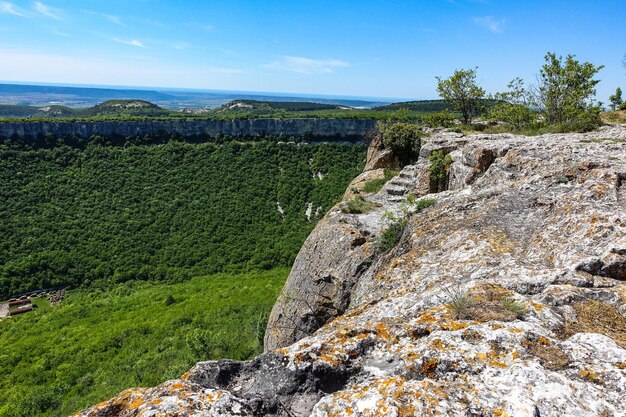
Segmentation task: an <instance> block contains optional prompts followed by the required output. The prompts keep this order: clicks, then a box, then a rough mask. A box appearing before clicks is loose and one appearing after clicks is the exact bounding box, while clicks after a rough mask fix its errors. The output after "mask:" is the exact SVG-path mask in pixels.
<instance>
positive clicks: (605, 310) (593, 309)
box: [560, 301, 626, 348]
mask: <svg viewBox="0 0 626 417" xmlns="http://www.w3.org/2000/svg"><path fill="white" fill-rule="evenodd" d="M572 307H573V308H574V311H576V318H577V321H576V322H567V323H565V326H563V328H562V329H561V331H560V335H561V336H562V337H563V338H567V337H570V336H572V335H574V334H576V333H600V334H603V335H605V336H608V337H610V338H611V339H613V340H614V341H615V343H617V344H618V345H619V346H621V347H623V348H626V317H624V316H622V315H621V314H620V312H619V311H618V310H617V308H616V307H615V306H613V305H611V304H607V303H603V302H600V301H583V302H579V303H575V304H573V305H572Z"/></svg>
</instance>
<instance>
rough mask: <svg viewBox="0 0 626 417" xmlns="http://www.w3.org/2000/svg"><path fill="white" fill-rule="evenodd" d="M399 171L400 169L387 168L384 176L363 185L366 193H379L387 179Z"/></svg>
mask: <svg viewBox="0 0 626 417" xmlns="http://www.w3.org/2000/svg"><path fill="white" fill-rule="evenodd" d="M399 173H400V171H395V170H391V169H387V168H385V169H384V172H383V175H384V176H383V178H378V179H375V180H370V181H367V182H366V183H365V185H364V186H363V191H365V192H366V193H377V192H379V191H380V190H381V189H382V188H383V186H384V185H385V184H386V183H387V181H389V180H390V179H392V178H393V177H395V176H396V175H398V174H399Z"/></svg>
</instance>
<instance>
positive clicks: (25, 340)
mask: <svg viewBox="0 0 626 417" xmlns="http://www.w3.org/2000/svg"><path fill="white" fill-rule="evenodd" d="M288 272H289V271H288V269H276V270H272V271H268V272H262V273H249V274H245V275H226V274H219V275H214V276H205V277H198V278H194V279H192V280H190V281H187V282H184V283H179V284H162V283H160V284H159V283H149V282H138V281H132V282H127V283H125V284H120V285H117V286H112V287H110V288H109V289H106V290H99V289H90V290H75V291H73V292H71V293H70V294H69V296H68V297H67V299H66V300H65V301H64V302H63V303H62V304H61V306H60V307H57V308H51V307H50V306H49V305H48V304H47V302H44V301H43V300H40V301H39V302H38V304H39V305H40V308H38V309H37V310H36V311H35V312H34V313H30V314H25V315H22V316H18V317H14V318H10V319H6V320H3V321H0V416H2V417H8V416H11V417H13V416H20V417H21V416H29V417H31V416H63V415H68V414H70V413H72V412H75V411H77V410H79V409H81V408H84V407H87V406H89V405H92V404H95V403H97V402H99V401H102V400H104V399H107V398H109V397H111V396H112V395H114V394H116V393H117V392H119V391H121V390H123V389H126V388H129V387H132V386H153V385H155V384H158V383H160V382H162V381H165V380H167V379H171V378H174V377H177V376H180V375H181V374H182V373H183V372H185V371H187V370H189V368H190V367H191V366H192V365H193V364H194V363H196V362H198V361H200V360H207V359H217V358H233V359H247V358H250V357H251V356H253V355H254V354H255V353H258V352H260V350H261V343H262V342H261V341H262V336H263V330H264V325H265V317H266V315H267V313H268V312H269V310H270V308H271V306H272V304H273V303H274V301H275V299H276V296H277V294H278V292H279V290H280V288H281V286H282V284H283V283H284V280H285V279H286V277H287V275H288ZM168 295H172V296H173V297H174V299H175V300H176V302H175V303H174V304H172V305H170V306H166V304H165V302H164V300H165V299H166V297H167V296H168Z"/></svg>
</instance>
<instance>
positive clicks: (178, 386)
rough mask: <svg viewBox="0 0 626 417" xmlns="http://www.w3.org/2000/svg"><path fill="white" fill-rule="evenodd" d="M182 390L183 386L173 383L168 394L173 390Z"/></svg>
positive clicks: (180, 383) (179, 383)
mask: <svg viewBox="0 0 626 417" xmlns="http://www.w3.org/2000/svg"><path fill="white" fill-rule="evenodd" d="M183 388H185V384H183V383H182V382H175V383H173V384H172V385H171V386H170V392H174V391H175V390H178V389H183Z"/></svg>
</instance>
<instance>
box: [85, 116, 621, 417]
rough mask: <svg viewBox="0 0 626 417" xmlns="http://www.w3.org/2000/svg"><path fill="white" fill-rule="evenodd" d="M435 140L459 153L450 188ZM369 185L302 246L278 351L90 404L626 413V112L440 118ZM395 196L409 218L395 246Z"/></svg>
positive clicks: (106, 409)
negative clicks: (622, 118)
mask: <svg viewBox="0 0 626 417" xmlns="http://www.w3.org/2000/svg"><path fill="white" fill-rule="evenodd" d="M436 150H442V151H443V152H444V153H449V154H450V156H451V158H452V164H451V165H450V167H449V169H448V177H447V178H446V179H445V181H444V182H445V186H446V187H445V188H447V189H446V190H444V191H442V192H439V193H436V194H433V193H431V192H430V191H431V189H432V181H431V179H430V172H429V168H430V162H429V161H428V157H429V155H430V154H431V153H432V152H434V151H436ZM409 194H413V195H415V196H417V197H418V199H417V201H414V200H415V199H414V198H412V197H411V198H409V199H408V201H407V200H406V197H407V196H409ZM432 198H434V199H436V204H434V205H431V206H429V207H427V208H425V209H423V210H421V211H419V212H417V207H424V206H427V205H426V204H424V205H420V203H419V202H420V199H421V200H424V199H432ZM365 199H366V200H368V201H369V202H370V203H371V204H370V205H369V208H370V211H369V212H366V213H362V214H349V213H343V212H342V211H341V206H337V207H335V208H334V209H332V210H331V211H330V212H329V213H328V215H327V216H326V218H325V219H324V220H322V221H321V222H320V223H319V224H318V226H317V228H316V230H315V231H314V232H313V233H312V234H311V236H310V237H309V239H308V240H307V242H306V243H305V245H304V246H303V248H302V250H301V252H300V254H299V256H298V258H297V260H296V263H295V265H294V268H293V272H292V274H291V276H290V278H289V281H288V282H287V284H286V286H285V289H284V291H283V295H282V296H281V299H280V300H279V301H278V305H277V306H276V307H275V309H274V310H275V312H278V314H277V315H276V317H277V316H278V315H282V318H281V320H274V322H270V326H269V327H268V332H267V334H268V339H267V340H266V342H267V348H268V349H267V350H268V351H267V353H265V354H263V355H261V356H259V357H258V358H256V359H255V360H253V361H251V362H233V361H210V362H203V363H199V364H198V365H196V367H194V368H193V369H192V370H191V371H190V372H189V373H188V374H186V375H184V376H183V377H182V378H181V379H180V380H174V381H169V382H166V383H164V384H162V385H161V386H159V387H156V388H151V389H135V390H129V391H126V392H124V393H122V394H120V395H119V396H118V397H116V398H115V399H113V400H111V401H109V402H106V403H102V404H99V405H97V406H94V407H93V408H91V409H89V410H86V411H84V412H82V413H81V414H79V415H80V416H118V415H119V416H154V415H167V416H178V415H194V416H217V415H219V416H262V415H269V416H285V417H293V416H315V417H322V416H324V417H328V416H357V415H358V416H413V415H415V416H422V415H423V416H431V415H432V416H435V415H440V416H528V417H535V416H542V417H545V416H554V417H556V416H613V417H618V416H624V415H626V402H624V398H626V316H625V315H626V273H625V268H626V128H625V127H612V128H604V129H602V130H600V131H599V132H594V133H588V134H563V135H544V136H538V137H521V136H513V135H492V136H488V135H477V136H468V137H465V136H462V135H460V134H455V133H449V132H440V133H437V134H436V135H434V136H432V137H431V138H427V139H425V140H424V142H423V146H422V150H421V154H420V159H419V160H418V162H417V163H416V164H415V165H412V166H407V167H405V168H404V169H403V171H402V173H401V175H400V176H399V177H397V181H396V183H395V184H392V183H391V181H390V182H389V183H387V184H386V185H385V186H384V187H383V189H382V190H381V191H380V192H378V193H376V194H374V195H369V196H366V197H365ZM385 212H391V213H395V216H396V218H399V217H402V216H406V218H407V224H406V227H405V229H404V232H403V233H402V235H401V238H400V239H399V241H398V243H397V244H396V246H395V247H393V248H392V249H390V250H387V251H386V252H384V253H380V250H376V244H375V243H376V241H377V239H378V237H379V236H380V235H381V233H383V231H384V230H385V228H386V227H387V223H388V222H389V220H383V219H382V215H383V213H385ZM387 218H389V216H387ZM307 309H308V313H307ZM320 312H321V314H320ZM289 322H291V325H286V326H283V327H284V328H280V329H278V333H277V334H274V335H272V332H273V331H276V330H277V329H276V324H277V323H289Z"/></svg>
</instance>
